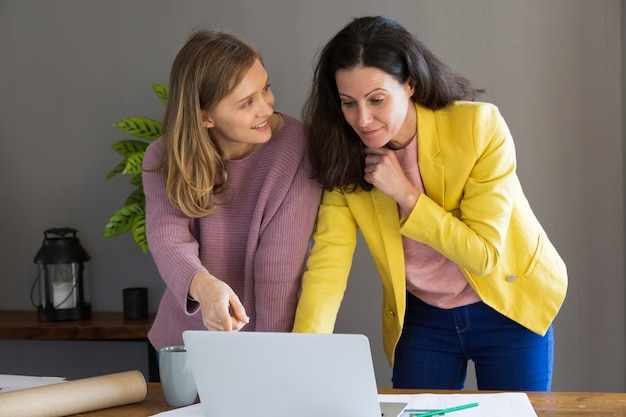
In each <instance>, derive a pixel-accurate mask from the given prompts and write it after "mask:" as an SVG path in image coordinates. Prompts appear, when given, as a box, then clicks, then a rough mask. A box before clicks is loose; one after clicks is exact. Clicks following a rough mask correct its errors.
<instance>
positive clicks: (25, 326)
mask: <svg viewBox="0 0 626 417" xmlns="http://www.w3.org/2000/svg"><path fill="white" fill-rule="evenodd" d="M153 320H154V314H151V315H150V317H149V318H148V320H124V314H123V313H122V312H92V313H91V318H90V319H87V320H74V321H39V318H38V316H37V312H36V311H26V310H25V311H20V310H0V339H16V340H30V339H33V340H146V339H147V338H148V330H150V326H151V325H152V321H153Z"/></svg>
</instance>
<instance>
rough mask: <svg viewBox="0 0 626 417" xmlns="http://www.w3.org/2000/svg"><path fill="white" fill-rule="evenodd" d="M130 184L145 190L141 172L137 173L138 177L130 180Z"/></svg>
mask: <svg viewBox="0 0 626 417" xmlns="http://www.w3.org/2000/svg"><path fill="white" fill-rule="evenodd" d="M130 183H131V184H132V185H134V186H135V187H139V188H142V189H143V178H141V172H139V173H137V175H135V176H134V177H133V178H132V179H131V180H130Z"/></svg>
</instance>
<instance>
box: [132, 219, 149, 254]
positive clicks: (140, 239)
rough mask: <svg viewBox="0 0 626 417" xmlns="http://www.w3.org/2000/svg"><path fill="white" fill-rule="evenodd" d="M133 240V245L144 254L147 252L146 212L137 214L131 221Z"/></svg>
mask: <svg viewBox="0 0 626 417" xmlns="http://www.w3.org/2000/svg"><path fill="white" fill-rule="evenodd" d="M132 230H133V239H134V240H135V244H136V245H137V246H139V248H140V249H141V250H142V251H143V252H144V253H147V252H148V239H147V237H146V212H145V211H141V212H140V213H137V215H136V216H135V219H134V220H133V227H132Z"/></svg>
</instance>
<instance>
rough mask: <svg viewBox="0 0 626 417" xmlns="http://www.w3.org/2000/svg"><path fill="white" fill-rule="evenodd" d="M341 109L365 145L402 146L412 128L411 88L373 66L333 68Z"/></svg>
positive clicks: (373, 146)
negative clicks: (347, 68) (345, 68)
mask: <svg viewBox="0 0 626 417" xmlns="http://www.w3.org/2000/svg"><path fill="white" fill-rule="evenodd" d="M335 82H336V83H337V89H338V91H339V99H340V100H341V110H342V111H343V116H344V117H345V119H346V121H347V122H348V124H349V125H350V126H351V127H352V128H353V129H354V131H355V132H356V133H357V134H358V135H359V137H360V138H361V140H362V141H363V143H364V144H365V146H367V147H369V148H382V147H383V146H389V147H391V148H394V149H398V148H402V147H404V146H406V144H408V142H410V141H411V139H413V136H414V135H415V130H416V120H415V107H414V106H413V102H412V101H411V96H412V95H413V92H414V88H413V87H412V86H411V85H410V84H409V82H408V81H407V82H405V83H404V84H401V83H399V82H398V81H397V80H396V79H395V78H394V77H392V76H391V75H389V74H388V73H386V72H385V71H382V70H380V69H378V68H374V67H362V66H358V67H354V68H351V69H349V70H341V71H337V73H336V74H335Z"/></svg>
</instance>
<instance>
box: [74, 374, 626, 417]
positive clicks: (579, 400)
mask: <svg viewBox="0 0 626 417" xmlns="http://www.w3.org/2000/svg"><path fill="white" fill-rule="evenodd" d="M424 392H431V393H432V392H435V393H463V392H464V391H416V390H392V389H381V390H380V393H381V394H420V393H424ZM467 392H470V391H467ZM471 392H473V393H476V392H477V391H471ZM528 398H530V401H531V403H532V404H533V407H534V408H535V411H536V412H537V416H539V417H578V416H587V417H609V416H610V417H626V393H605V392H529V393H528ZM172 408H173V407H169V406H168V405H167V404H166V403H165V398H164V397H163V391H161V385H160V384H159V383H154V382H150V383H148V395H147V397H146V399H145V400H144V401H142V402H140V403H136V404H129V405H125V406H121V407H114V408H108V409H105V410H98V411H92V412H90V413H82V414H77V415H76V417H79V416H80V417H147V416H152V415H155V414H158V413H160V412H163V411H167V410H171V409H172Z"/></svg>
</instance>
